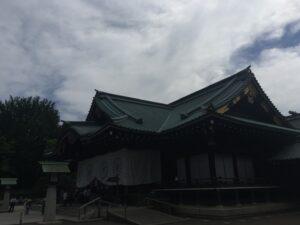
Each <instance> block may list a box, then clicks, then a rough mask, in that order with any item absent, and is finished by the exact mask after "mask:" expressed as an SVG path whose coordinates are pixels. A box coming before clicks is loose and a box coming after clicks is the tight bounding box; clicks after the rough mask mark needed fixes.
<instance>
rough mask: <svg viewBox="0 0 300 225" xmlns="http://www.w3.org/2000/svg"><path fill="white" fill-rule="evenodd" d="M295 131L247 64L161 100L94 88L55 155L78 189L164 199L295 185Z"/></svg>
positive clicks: (299, 146) (299, 122) (296, 124)
mask: <svg viewBox="0 0 300 225" xmlns="http://www.w3.org/2000/svg"><path fill="white" fill-rule="evenodd" d="M142 90H143V89H142V88H141V91H142ZM286 98H287V101H288V96H287V97H286ZM299 128H300V116H299V115H298V114H295V115H294V116H290V117H285V116H283V115H282V114H281V113H280V112H279V110H278V109H277V108H276V106H274V104H273V103H272V101H271V99H270V98H269V97H268V96H267V94H266V93H265V92H264V90H263V89H262V87H261V86H260V84H259V83H258V81H257V79H256V78H255V75H254V74H253V73H252V71H251V70H250V67H248V68H246V69H244V70H242V71H240V72H238V73H236V74H234V75H231V76H228V77H227V78H225V79H223V80H221V81H219V82H216V83H214V84H211V85H209V86H207V87H205V88H203V89H201V90H199V91H196V92H194V93H192V94H189V95H187V96H184V97H182V98H180V99H177V100H175V101H173V102H171V103H169V104H163V103H157V102H153V101H147V100H142V99H137V98H132V97H127V96H121V95H116V94H111V93H106V92H102V91H98V90H96V94H95V96H94V98H93V100H92V104H91V107H90V110H89V112H88V115H87V117H86V120H85V121H64V124H63V132H62V135H61V137H60V140H59V147H58V153H57V154H58V157H59V158H60V159H61V160H72V162H73V165H74V166H73V170H74V172H76V174H77V181H76V182H77V187H79V188H83V187H86V186H88V185H89V184H91V183H92V182H93V181H94V180H97V181H99V182H101V183H102V184H103V185H107V187H113V186H122V187H128V188H129V190H130V189H131V188H132V190H136V189H137V188H139V187H140V188H145V187H147V188H148V189H149V190H151V191H152V192H153V191H154V192H155V193H156V194H157V196H160V197H161V196H163V198H164V199H167V200H168V197H170V199H169V200H170V201H172V196H170V193H176V191H178V192H181V194H182V193H183V196H192V195H193V194H194V192H195V191H197V190H200V191H201V190H206V191H209V190H217V189H218V188H219V189H218V190H224V191H225V192H226V190H241V191H242V190H245V189H247V190H248V189H249V190H250V189H251V188H252V189H253V190H261V189H270V190H271V189H275V188H281V187H283V188H289V187H290V186H292V185H294V183H293V182H295V180H297V179H298V180H297V182H298V183H299V180H300V179H299V178H300V176H299V175H298V174H295V173H293V172H291V171H290V169H291V168H298V167H299V166H298V165H300V161H299V163H297V162H298V160H299V159H300V141H299V137H300V129H299ZM291 162H292V163H291ZM295 162H296V163H295ZM299 169H300V168H299ZM286 174H289V176H286ZM278 176H281V177H278ZM297 182H296V183H297ZM285 184H288V185H285ZM289 185H290V186H289ZM299 186H300V185H299ZM210 188H213V189H210ZM252 189H251V190H252ZM185 191H186V192H185ZM188 192H189V194H185V193H188ZM164 193H165V194H164ZM201 193H202V192H201ZM201 193H200V195H201ZM229 195H230V194H229ZM258 195H259V193H258ZM173 197H174V195H173ZM192 198H193V197H191V199H192ZM225 198H226V197H225ZM186 199H188V197H186ZM203 199H204V198H203ZM219 200H220V199H219ZM207 201H208V202H209V201H210V200H209V199H207Z"/></svg>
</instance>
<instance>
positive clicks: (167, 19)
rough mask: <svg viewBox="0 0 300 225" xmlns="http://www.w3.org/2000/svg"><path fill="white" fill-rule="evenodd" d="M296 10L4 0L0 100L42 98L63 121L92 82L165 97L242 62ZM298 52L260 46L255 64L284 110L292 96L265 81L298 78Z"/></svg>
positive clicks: (0, 7)
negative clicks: (246, 50)
mask: <svg viewBox="0 0 300 225" xmlns="http://www.w3.org/2000/svg"><path fill="white" fill-rule="evenodd" d="M299 9H300V3H299V1H296V0H295V1H289V2H286V1H283V0H276V1H274V0H272V1H270V0H269V1H268V0H265V1H261V0H254V1H252V2H251V5H250V6H249V4H247V3H246V2H245V3H242V2H240V1H237V0H236V1H230V2H226V3H220V2H219V1H216V0H213V1H207V2H205V4H204V3H203V2H202V1H196V0H194V1H186V0H177V1H173V0H167V1H158V0H151V1H150V0H143V1H139V0H128V1H126V2H124V1H121V0H113V1H112V0H110V1H108V0H105V1H96V0H85V1H84V0H72V1H58V0H53V1H42V0H26V1H21V0H3V1H1V2H0V33H1V35H0V78H1V83H0V98H1V99H5V98H7V97H8V95H10V94H12V95H22V96H28V95H41V96H43V97H50V98H52V99H53V100H55V101H57V103H58V106H59V109H60V111H61V114H62V119H65V120H68V119H82V118H84V116H85V114H86V113H87V112H88V109H89V106H90V103H91V100H92V96H93V94H94V89H99V90H103V91H107V92H113V93H117V94H124V95H129V96H134V97H139V98H146V99H150V100H155V101H161V102H169V101H172V100H175V99H176V98H178V97H181V96H182V95H185V94H188V93H190V92H192V91H196V90H198V89H200V88H203V87H204V86H206V85H208V84H210V83H212V82H215V81H217V80H219V79H221V78H223V77H224V76H225V75H227V74H229V73H233V72H235V71H236V70H237V69H240V68H243V67H245V66H246V65H241V64H239V63H238V62H236V61H232V57H231V56H232V55H233V54H234V53H235V52H236V51H238V49H240V48H242V47H243V46H247V45H251V44H252V43H253V42H254V40H255V39H256V38H258V37H261V36H262V35H263V34H266V33H268V35H267V36H266V39H270V40H271V39H274V38H280V36H281V35H282V30H283V29H284V27H285V26H286V25H287V24H290V23H291V22H295V24H297V23H296V21H299V17H300V15H299V13H298V12H299ZM296 28H297V27H296V26H295V29H296ZM297 52H298V48H295V49H277V50H273V51H272V50H270V51H264V52H263V53H262V55H261V56H260V57H259V58H258V59H257V60H256V61H255V62H254V63H255V65H254V69H253V70H254V72H255V73H257V75H258V79H259V81H261V82H262V83H263V86H265V87H266V91H267V93H268V94H269V95H270V97H271V99H274V102H275V103H277V104H278V106H279V108H280V109H281V110H282V111H283V112H286V111H287V109H289V108H293V109H294V110H300V103H298V102H297V100H296V98H295V99H294V98H290V99H289V101H287V100H286V96H282V95H279V94H276V90H275V88H272V87H275V86H276V85H274V83H275V84H276V82H278V80H280V82H281V83H282V82H288V81H287V79H283V78H282V75H281V74H282V73H285V74H287V73H288V74H295V75H294V76H293V77H297V75H296V71H297V65H296V64H298V65H299V62H298V59H299V55H298V54H296V53H297ZM250 63H251V62H249V63H245V64H250ZM285 63H288V64H289V68H294V69H293V70H291V69H287V67H286V66H285ZM273 64H274V65H273ZM275 64H276V65H275ZM272 68H274V69H272ZM268 74H272V76H271V75H268ZM293 83H294V87H296V85H298V86H299V84H300V80H299V79H298V78H297V79H295V80H293ZM286 85H288V83H286ZM295 92H296V89H295V88H293V87H292V86H289V88H286V95H287V96H291V95H292V94H294V95H297V93H295Z"/></svg>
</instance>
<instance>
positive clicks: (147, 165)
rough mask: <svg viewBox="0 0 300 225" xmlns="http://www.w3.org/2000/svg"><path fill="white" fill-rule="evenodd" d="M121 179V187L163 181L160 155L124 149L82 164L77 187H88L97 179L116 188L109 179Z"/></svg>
mask: <svg viewBox="0 0 300 225" xmlns="http://www.w3.org/2000/svg"><path fill="white" fill-rule="evenodd" d="M116 176H118V177H119V179H120V180H119V184H120V185H140V184H150V183H160V182H161V161H160V153H159V152H158V151H152V150H128V149H122V150H119V151H116V152H112V153H107V154H105V155H101V156H96V157H93V158H90V159H85V160H83V161H80V162H79V163H78V170H77V186H78V187H84V186H86V185H88V184H89V183H91V182H92V181H93V180H94V179H98V180H100V181H101V182H102V183H104V184H107V185H116V182H110V181H108V180H107V179H108V178H112V177H116Z"/></svg>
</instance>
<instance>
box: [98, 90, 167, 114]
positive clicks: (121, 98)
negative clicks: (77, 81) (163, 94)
mask: <svg viewBox="0 0 300 225" xmlns="http://www.w3.org/2000/svg"><path fill="white" fill-rule="evenodd" d="M95 91H96V92H97V94H100V95H108V96H109V97H110V98H113V99H114V98H117V99H118V100H120V101H127V102H132V103H140V104H144V105H151V106H158V107H161V108H168V109H170V108H172V106H169V105H168V104H165V103H161V102H155V101H150V100H144V99H140V98H133V97H128V96H124V95H118V94H113V93H108V92H104V91H99V90H97V89H95ZM97 94H96V95H97Z"/></svg>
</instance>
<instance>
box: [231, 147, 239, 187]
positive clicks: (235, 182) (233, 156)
mask: <svg viewBox="0 0 300 225" xmlns="http://www.w3.org/2000/svg"><path fill="white" fill-rule="evenodd" d="M237 160H238V159H237V155H236V154H235V153H233V154H232V162H233V171H234V184H239V182H240V179H239V170H238V165H237V163H238V162H237Z"/></svg>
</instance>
